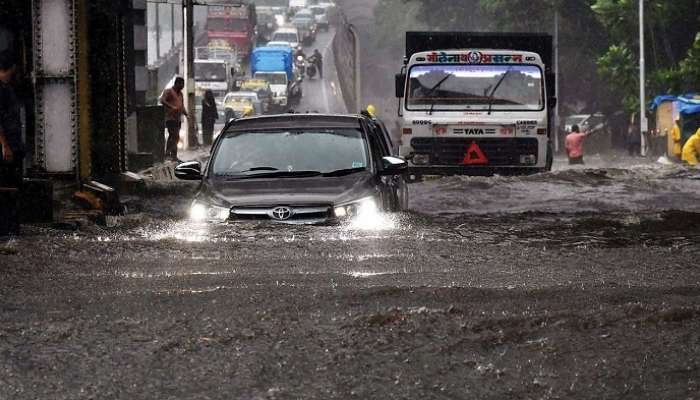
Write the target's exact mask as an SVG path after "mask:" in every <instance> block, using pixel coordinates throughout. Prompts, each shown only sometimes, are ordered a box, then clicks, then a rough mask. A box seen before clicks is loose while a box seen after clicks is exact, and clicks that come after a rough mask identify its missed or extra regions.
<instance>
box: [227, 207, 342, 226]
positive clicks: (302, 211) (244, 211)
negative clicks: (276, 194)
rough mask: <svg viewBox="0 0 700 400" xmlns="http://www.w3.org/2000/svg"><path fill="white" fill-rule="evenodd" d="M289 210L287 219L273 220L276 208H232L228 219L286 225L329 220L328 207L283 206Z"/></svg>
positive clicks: (329, 212) (329, 210) (329, 211)
mask: <svg viewBox="0 0 700 400" xmlns="http://www.w3.org/2000/svg"><path fill="white" fill-rule="evenodd" d="M283 207H286V208H288V209H289V211H290V212H291V215H290V217H289V218H288V219H284V220H281V219H278V218H275V216H274V215H275V214H274V211H275V209H277V208H278V207H277V206H275V207H233V208H231V216H230V219H231V220H233V221H276V222H288V223H312V222H324V221H327V220H329V219H330V218H331V214H332V213H331V207H330V206H283Z"/></svg>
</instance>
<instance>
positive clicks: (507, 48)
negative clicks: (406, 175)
mask: <svg viewBox="0 0 700 400" xmlns="http://www.w3.org/2000/svg"><path fill="white" fill-rule="evenodd" d="M553 54H554V51H553V46H552V37H551V36H549V35H542V34H529V33H517V34H509V33H471V32H449V33H448V32H407V33H406V58H405V60H406V61H405V63H404V66H403V68H402V70H401V73H399V74H398V75H397V76H396V96H397V97H398V98H399V99H400V120H401V133H402V135H403V136H402V140H401V143H402V145H401V153H400V154H401V155H402V156H403V157H405V158H406V159H409V160H410V164H411V165H410V170H411V175H413V176H414V177H416V178H417V177H420V176H423V175H493V174H502V175H514V174H530V173H537V172H542V171H548V170H550V169H551V167H552V161H553V157H554V149H553V144H552V138H553V136H554V135H555V132H552V118H551V117H552V110H553V108H554V105H555V104H556V97H555V93H554V72H553V70H552V62H553Z"/></svg>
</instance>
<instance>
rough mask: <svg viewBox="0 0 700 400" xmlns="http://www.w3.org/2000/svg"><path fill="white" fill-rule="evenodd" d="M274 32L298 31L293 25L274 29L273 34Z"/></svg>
mask: <svg viewBox="0 0 700 400" xmlns="http://www.w3.org/2000/svg"><path fill="white" fill-rule="evenodd" d="M275 33H299V30H298V29H297V28H295V27H284V28H279V29H278V30H276V31H274V32H273V33H272V34H273V35H274V34H275Z"/></svg>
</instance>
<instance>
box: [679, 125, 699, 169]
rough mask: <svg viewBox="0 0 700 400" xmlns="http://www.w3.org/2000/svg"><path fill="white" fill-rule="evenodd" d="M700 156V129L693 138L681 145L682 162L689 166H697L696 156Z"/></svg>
mask: <svg viewBox="0 0 700 400" xmlns="http://www.w3.org/2000/svg"><path fill="white" fill-rule="evenodd" d="M699 155H700V129H698V130H697V131H696V132H695V134H694V135H693V136H691V137H690V138H688V140H687V141H686V142H685V144H684V145H683V155H682V160H683V161H685V162H686V163H688V164H689V165H698V164H699V163H700V161H698V156H699Z"/></svg>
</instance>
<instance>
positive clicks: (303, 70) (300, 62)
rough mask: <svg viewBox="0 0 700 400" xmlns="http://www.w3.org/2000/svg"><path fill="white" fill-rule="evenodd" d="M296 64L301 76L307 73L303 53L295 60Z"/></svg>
mask: <svg viewBox="0 0 700 400" xmlns="http://www.w3.org/2000/svg"><path fill="white" fill-rule="evenodd" d="M294 65H295V66H296V68H297V70H298V71H299V76H301V77H303V76H304V75H305V74H306V59H305V57H304V56H302V55H298V56H297V57H296V59H295V60H294Z"/></svg>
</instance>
